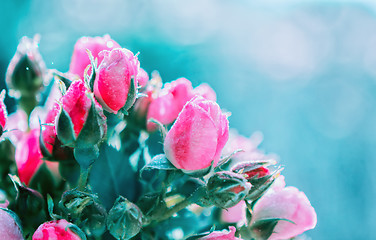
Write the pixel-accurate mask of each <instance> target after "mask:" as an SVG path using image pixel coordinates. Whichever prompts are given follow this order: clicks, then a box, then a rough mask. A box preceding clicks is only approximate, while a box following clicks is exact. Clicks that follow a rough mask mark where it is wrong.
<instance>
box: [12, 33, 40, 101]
mask: <svg viewBox="0 0 376 240" xmlns="http://www.w3.org/2000/svg"><path fill="white" fill-rule="evenodd" d="M45 74H46V66H45V64H44V62H43V60H42V56H41V55H40V53H39V51H38V39H37V38H34V39H30V38H28V37H23V38H22V39H21V41H20V43H19V45H18V47H17V52H16V54H15V55H14V57H13V58H12V60H11V62H10V64H9V66H8V69H7V74H6V82H7V85H8V88H10V89H12V90H15V91H19V92H20V93H21V94H22V95H34V94H35V93H37V92H38V91H39V90H40V89H41V88H42V87H43V80H44V78H45Z"/></svg>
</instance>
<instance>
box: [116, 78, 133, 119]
mask: <svg viewBox="0 0 376 240" xmlns="http://www.w3.org/2000/svg"><path fill="white" fill-rule="evenodd" d="M136 98H137V87H136V84H135V77H134V76H132V77H131V82H130V86H129V91H128V96H127V101H126V102H125V104H124V106H123V107H122V108H121V109H120V111H121V112H123V113H124V114H125V115H128V110H129V109H130V108H131V107H132V106H133V104H134V102H135V101H136Z"/></svg>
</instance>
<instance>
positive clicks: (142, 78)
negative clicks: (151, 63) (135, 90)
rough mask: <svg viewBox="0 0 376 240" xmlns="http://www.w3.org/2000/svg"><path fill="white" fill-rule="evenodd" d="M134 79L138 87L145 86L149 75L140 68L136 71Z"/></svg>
mask: <svg viewBox="0 0 376 240" xmlns="http://www.w3.org/2000/svg"><path fill="white" fill-rule="evenodd" d="M136 80H137V84H138V86H139V87H145V86H146V84H147V82H148V81H149V75H148V73H147V72H146V71H145V70H144V69H142V68H140V69H139V71H138V73H137V76H136Z"/></svg>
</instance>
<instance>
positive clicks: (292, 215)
mask: <svg viewBox="0 0 376 240" xmlns="http://www.w3.org/2000/svg"><path fill="white" fill-rule="evenodd" d="M277 186H278V185H277ZM253 210H254V211H253V212H254V214H253V219H252V224H253V223H255V222H257V221H258V220H261V219H269V218H283V219H288V220H290V221H292V222H293V223H291V222H289V221H283V220H281V221H279V222H278V223H277V225H276V226H275V228H274V231H273V232H274V233H273V234H272V235H271V236H270V238H269V239H271V240H277V239H288V238H291V237H294V236H296V235H299V234H301V233H303V232H305V231H307V230H309V229H313V228H314V227H315V226H316V222H317V216H316V212H315V210H314V208H313V207H312V206H311V203H310V202H309V200H308V198H307V197H306V195H305V194H304V193H303V192H300V191H299V190H298V189H297V188H295V187H286V188H283V189H280V190H278V188H277V189H274V190H272V191H271V192H269V193H267V194H265V195H264V196H263V197H261V199H260V200H258V202H257V203H256V204H255V206H254V209H253Z"/></svg>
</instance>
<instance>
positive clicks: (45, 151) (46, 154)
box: [39, 119, 52, 160]
mask: <svg viewBox="0 0 376 240" xmlns="http://www.w3.org/2000/svg"><path fill="white" fill-rule="evenodd" d="M39 148H40V152H41V153H42V155H43V157H44V158H45V159H48V160H49V159H52V154H51V153H50V151H48V149H47V147H46V145H45V143H44V140H43V131H42V123H41V121H40V119H39Z"/></svg>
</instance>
